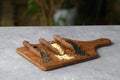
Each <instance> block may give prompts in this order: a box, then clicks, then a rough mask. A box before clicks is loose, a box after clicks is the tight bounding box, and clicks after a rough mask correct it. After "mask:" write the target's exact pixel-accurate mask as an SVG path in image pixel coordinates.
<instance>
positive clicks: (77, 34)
mask: <svg viewBox="0 0 120 80" xmlns="http://www.w3.org/2000/svg"><path fill="white" fill-rule="evenodd" d="M55 34H57V35H60V36H62V37H67V38H73V39H77V40H94V39H97V38H110V39H111V40H112V42H113V45H111V46H107V47H102V48H99V49H97V51H98V53H99V55H100V58H97V59H94V60H91V61H86V62H83V63H78V64H75V65H71V66H67V67H63V68H59V69H55V70H51V71H42V70H40V69H39V68H37V67H36V66H34V65H33V64H32V63H30V62H29V61H27V60H26V59H24V58H23V57H21V56H20V55H18V54H17V53H16V48H17V47H21V46H23V45H22V41H23V40H28V41H30V42H31V43H33V44H34V43H38V39H39V38H45V39H46V40H53V38H52V37H53V35H55ZM0 80H120V26H75V27H72V26H70V27H67V26H66V27H6V28H4V27H1V28H0Z"/></svg>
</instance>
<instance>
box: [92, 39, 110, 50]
mask: <svg viewBox="0 0 120 80" xmlns="http://www.w3.org/2000/svg"><path fill="white" fill-rule="evenodd" d="M93 43H94V46H95V48H97V47H101V46H108V45H110V44H111V40H110V39H107V38H100V39H97V40H94V41H93Z"/></svg>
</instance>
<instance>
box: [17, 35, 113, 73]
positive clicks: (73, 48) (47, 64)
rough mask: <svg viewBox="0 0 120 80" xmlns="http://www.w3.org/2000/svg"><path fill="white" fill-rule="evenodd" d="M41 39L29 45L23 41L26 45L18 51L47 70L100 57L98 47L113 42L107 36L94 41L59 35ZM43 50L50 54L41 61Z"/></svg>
mask: <svg viewBox="0 0 120 80" xmlns="http://www.w3.org/2000/svg"><path fill="white" fill-rule="evenodd" d="M39 41H40V43H39V44H33V45H32V44H30V43H29V45H28V44H27V43H28V42H27V43H26V42H23V44H24V46H25V47H20V48H17V53H18V54H20V55H21V56H23V57H24V58H26V59H27V60H29V61H30V62H32V63H33V64H35V65H36V66H37V67H39V68H40V69H42V70H45V71H47V70H52V69H56V68H60V67H64V66H67V65H70V64H75V63H78V62H83V61H87V60H91V59H95V58H97V57H99V55H98V54H97V52H96V49H97V48H98V47H102V46H108V45H110V44H111V40H110V39H107V38H100V39H97V40H92V41H79V40H73V39H68V38H62V37H60V36H58V35H55V36H54V40H53V41H49V42H48V41H46V40H45V39H42V38H41V39H40V40H39ZM53 43H55V44H57V45H59V46H60V47H61V48H62V49H63V50H64V52H65V54H64V55H60V54H59V53H58V51H57V49H55V48H53V47H52V46H51V44H53ZM31 45H32V46H38V49H39V51H40V52H38V51H36V50H34V47H32V46H31ZM31 49H32V50H31ZM41 50H43V52H44V53H45V54H46V55H48V56H47V57H48V59H42V60H46V61H40V60H41V58H43V57H42V55H40V54H41V53H43V52H41ZM45 57H46V56H45Z"/></svg>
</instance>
